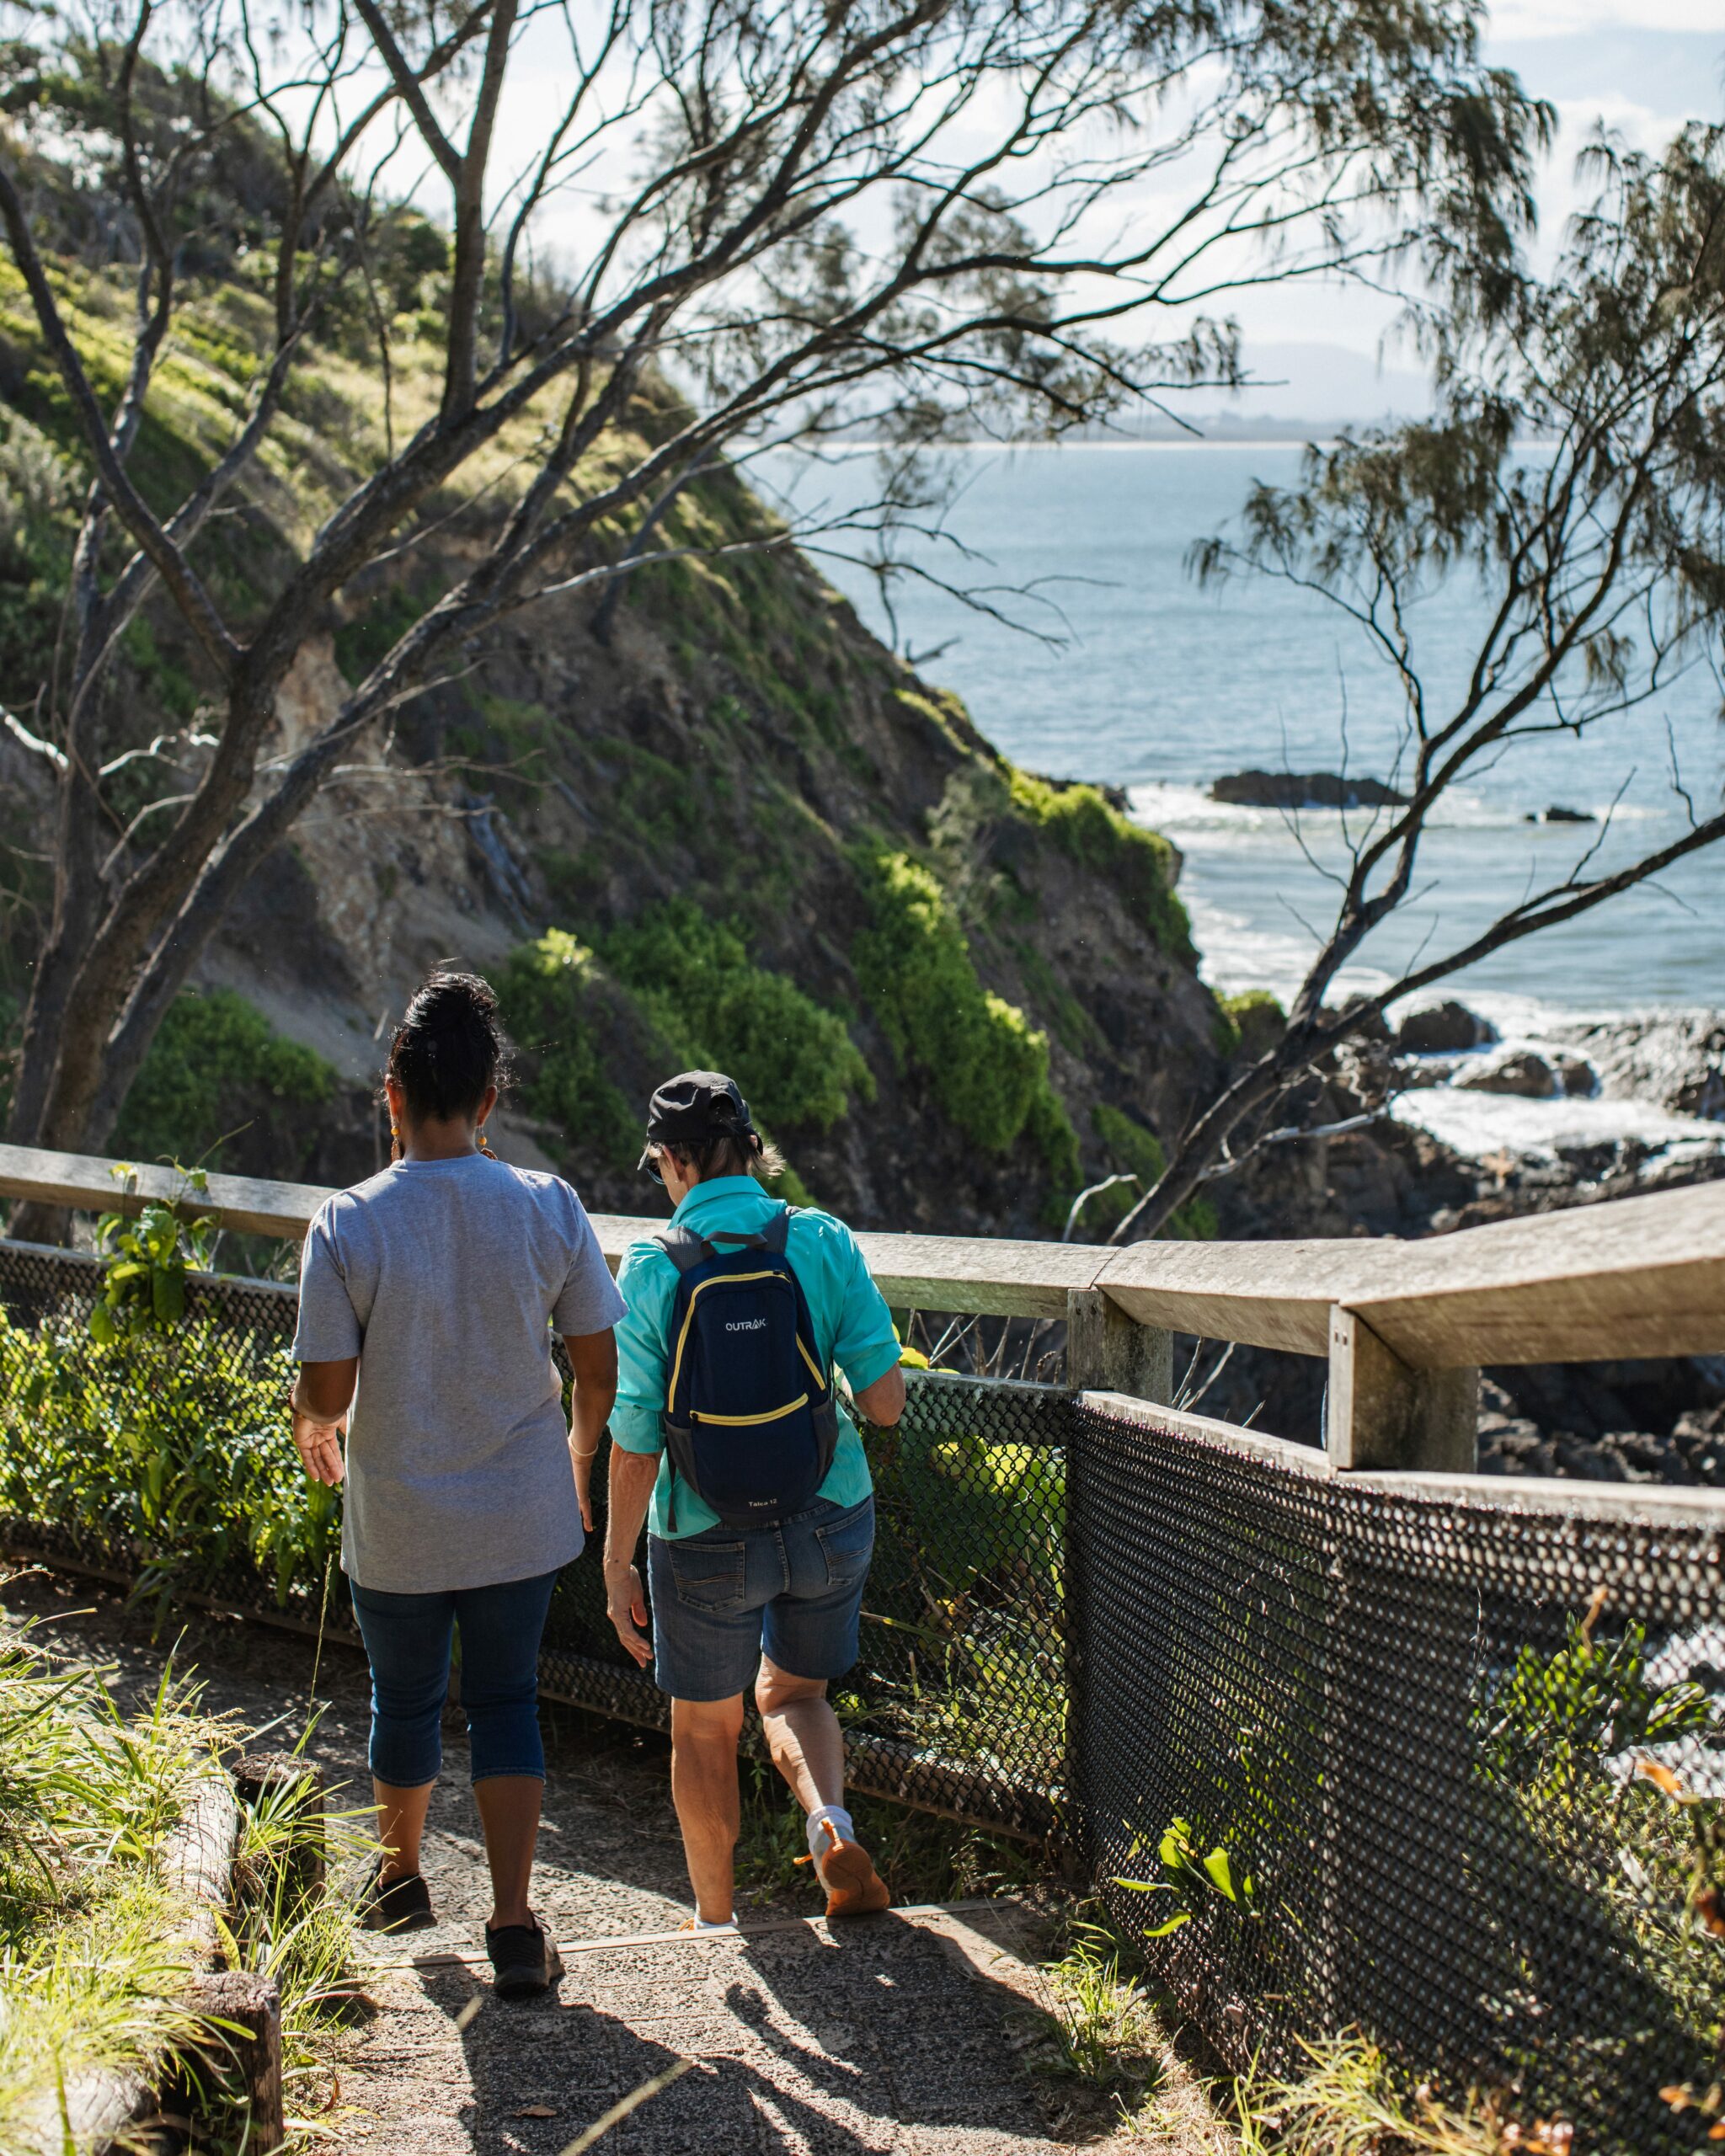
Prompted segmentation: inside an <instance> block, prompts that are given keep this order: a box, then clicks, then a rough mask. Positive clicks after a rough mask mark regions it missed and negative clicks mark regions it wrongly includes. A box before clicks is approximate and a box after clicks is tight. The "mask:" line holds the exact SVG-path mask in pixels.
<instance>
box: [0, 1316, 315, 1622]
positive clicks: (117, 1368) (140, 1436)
mask: <svg viewBox="0 0 1725 2156" xmlns="http://www.w3.org/2000/svg"><path fill="white" fill-rule="evenodd" d="M292 1375H293V1364H292V1361H291V1358H290V1357H289V1354H288V1352H287V1344H286V1342H269V1343H268V1344H264V1343H259V1345H258V1347H257V1348H256V1351H255V1353H254V1354H252V1355H249V1356H248V1355H246V1354H244V1353H241V1352H239V1351H238V1349H237V1347H236V1343H235V1341H234V1339H233V1337H232V1331H231V1330H230V1329H229V1328H228V1327H227V1326H224V1324H223V1323H222V1321H221V1320H220V1319H219V1318H216V1317H213V1316H206V1315H198V1316H195V1317H193V1318H191V1319H189V1320H186V1321H183V1322H180V1323H179V1324H175V1325H173V1326H144V1327H142V1329H139V1330H137V1331H131V1332H127V1333H125V1334H120V1335H117V1336H116V1337H114V1338H113V1339H112V1340H111V1341H110V1342H108V1343H106V1344H104V1342H100V1341H99V1340H97V1339H95V1338H94V1337H93V1336H92V1335H91V1334H90V1333H89V1332H88V1331H85V1330H84V1328H83V1326H80V1325H79V1324H78V1323H77V1321H76V1320H75V1319H73V1318H70V1317H68V1318H64V1319H60V1318H56V1319H53V1320H51V1321H48V1322H46V1323H45V1324H44V1325H43V1326H41V1328H40V1331H25V1330H24V1329H23V1328H21V1327H19V1326H7V1325H5V1324H4V1323H3V1321H0V1401H4V1402H5V1406H4V1407H3V1408H0V1512H4V1513H11V1514H13V1515H14V1516H16V1517H18V1518H23V1519H26V1520H39V1521H51V1522H52V1523H53V1524H54V1525H55V1526H56V1527H58V1528H61V1529H71V1530H72V1531H73V1532H75V1533H77V1534H80V1535H81V1536H83V1537H84V1538H85V1539H86V1540H88V1541H90V1542H92V1543H93V1544H95V1545H100V1544H102V1543H104V1542H106V1543H109V1544H112V1545H115V1546H116V1547H118V1548H120V1549H123V1550H126V1551H127V1552H129V1553H131V1556H132V1561H134V1562H135V1563H136V1565H137V1566H138V1567H139V1568H140V1572H141V1585H142V1587H143V1588H146V1589H153V1590H156V1591H158V1592H159V1593H161V1594H162V1595H163V1598H164V1604H165V1598H166V1597H167V1596H168V1595H169V1594H171V1593H174V1592H176V1591H179V1590H183V1589H190V1590H193V1591H199V1590H204V1589H207V1588H210V1587H211V1586H213V1585H214V1583H215V1582H216V1580H217V1579H218V1578H220V1577H222V1575H223V1574H224V1573H225V1572H231V1571H232V1569H233V1568H235V1567H238V1568H239V1569H241V1570H242V1571H243V1570H245V1569H246V1568H248V1567H250V1566H255V1567H256V1569H257V1570H258V1571H259V1572H260V1573H262V1575H263V1576H264V1578H265V1579H266V1580H267V1581H269V1582H270V1585H271V1586H272V1587H273V1588H274V1591H275V1595H276V1598H277V1599H278V1600H279V1601H280V1602H281V1603H283V1604H285V1603H286V1601H287V1599H288V1597H289V1595H290V1593H291V1592H292V1591H293V1590H294V1589H296V1588H298V1589H300V1590H302V1591H305V1592H309V1593H316V1592H317V1591H318V1589H319V1588H321V1586H322V1583H323V1576H324V1572H325V1568H326V1566H328V1563H329V1562H330V1561H331V1560H332V1558H333V1556H334V1550H335V1548H336V1545H337V1543H338V1542H339V1537H340V1498H339V1495H338V1493H337V1492H335V1491H334V1490H332V1489H329V1488H328V1487H327V1486H325V1485H324V1484H323V1483H319V1482H311V1481H307V1478H306V1476H305V1475H304V1473H303V1472H302V1470H301V1467H300V1464H299V1458H298V1455H297V1454H296V1453H295V1451H294V1449H293V1446H292V1445H291V1443H290V1442H289V1440H288V1436H287V1433H286V1427H285V1424H284V1418H283V1412H282V1406H281V1403H282V1401H283V1400H284V1399H285V1398H286V1393H287V1387H288V1384H289V1382H290V1380H291V1378H292Z"/></svg>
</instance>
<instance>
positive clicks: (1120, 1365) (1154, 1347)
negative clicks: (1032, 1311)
mask: <svg viewBox="0 0 1725 2156" xmlns="http://www.w3.org/2000/svg"><path fill="white" fill-rule="evenodd" d="M1066 1383H1067V1384H1068V1385H1070V1386H1071V1389H1072V1390H1073V1391H1074V1392H1124V1393H1125V1394H1126V1395H1127V1396H1128V1397H1129V1398H1130V1399H1133V1400H1150V1401H1155V1402H1156V1404H1157V1405H1158V1406H1162V1407H1166V1406H1168V1404H1169V1403H1170V1402H1171V1401H1172V1399H1173V1396H1174V1336H1173V1334H1172V1332H1165V1331H1163V1330H1162V1327H1161V1326H1157V1325H1140V1323H1139V1322H1138V1321H1137V1319H1136V1318H1133V1317H1128V1315H1126V1313H1125V1311H1124V1310H1122V1309H1121V1308H1120V1305H1119V1304H1118V1303H1117V1302H1116V1301H1115V1300H1114V1298H1113V1296H1111V1295H1107V1294H1103V1291H1102V1289H1099V1288H1073V1289H1069V1290H1068V1291H1067V1295H1066Z"/></svg>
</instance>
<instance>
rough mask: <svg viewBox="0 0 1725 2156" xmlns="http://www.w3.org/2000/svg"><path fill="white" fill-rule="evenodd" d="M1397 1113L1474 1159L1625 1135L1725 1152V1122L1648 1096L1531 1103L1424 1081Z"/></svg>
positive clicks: (1675, 1148) (1677, 1147) (1679, 1151)
mask: <svg viewBox="0 0 1725 2156" xmlns="http://www.w3.org/2000/svg"><path fill="white" fill-rule="evenodd" d="M1391 1113H1392V1114H1393V1115H1395V1117H1396V1118H1397V1120H1398V1121H1400V1122H1402V1123H1413V1124H1414V1125H1415V1126H1416V1127H1418V1129H1423V1130H1429V1131H1430V1133H1431V1134H1432V1135H1433V1137H1434V1138H1437V1139H1441V1140H1442V1141H1443V1143H1444V1144H1445V1145H1450V1146H1453V1147H1454V1149H1455V1151H1456V1152H1458V1153H1465V1154H1466V1155H1469V1156H1470V1157H1471V1158H1472V1159H1475V1160H1483V1159H1484V1158H1485V1157H1486V1156H1487V1155H1489V1154H1492V1153H1500V1152H1505V1151H1508V1152H1512V1153H1524V1154H1533V1155H1542V1156H1546V1157H1551V1156H1555V1155H1556V1154H1557V1152H1558V1151H1559V1150H1561V1149H1566V1148H1568V1147H1572V1146H1579V1145H1614V1144H1616V1143H1619V1142H1621V1140H1622V1139H1640V1140H1641V1141H1642V1143H1643V1144H1644V1145H1652V1146H1655V1147H1658V1148H1660V1149H1662V1150H1666V1151H1667V1152H1668V1154H1669V1156H1670V1157H1673V1158H1683V1159H1687V1158H1690V1157H1695V1156H1697V1155H1706V1154H1711V1153H1716V1152H1719V1151H1721V1150H1725V1126H1722V1125H1720V1124H1719V1123H1704V1122H1702V1121H1701V1118H1699V1117H1697V1116H1692V1115H1673V1114H1672V1113H1670V1111H1669V1109H1666V1108H1662V1107H1656V1106H1654V1105H1653V1103H1652V1102H1648V1101H1567V1100H1557V1101H1530V1100H1523V1099H1521V1098H1520V1097H1519V1096H1517V1095H1515V1094H1513V1093H1476V1092H1471V1091H1464V1090H1462V1089H1461V1088H1458V1087H1456V1086H1417V1087H1415V1088H1414V1089H1413V1091H1410V1092H1406V1093H1402V1094H1399V1095H1398V1096H1397V1099H1396V1101H1395V1102H1394V1105H1393V1107H1392V1108H1391Z"/></svg>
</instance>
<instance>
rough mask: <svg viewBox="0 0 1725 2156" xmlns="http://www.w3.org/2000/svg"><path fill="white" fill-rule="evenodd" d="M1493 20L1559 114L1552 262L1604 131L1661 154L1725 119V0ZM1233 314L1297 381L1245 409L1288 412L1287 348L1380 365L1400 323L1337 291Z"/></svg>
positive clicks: (1361, 296)
mask: <svg viewBox="0 0 1725 2156" xmlns="http://www.w3.org/2000/svg"><path fill="white" fill-rule="evenodd" d="M1486 56H1487V59H1488V60H1489V61H1492V62H1493V64H1494V65H1498V66H1501V67H1513V68H1514V70H1515V71H1516V72H1517V73H1518V74H1519V76H1520V77H1521V79H1522V83H1523V84H1524V85H1525V88H1527V89H1528V90H1529V91H1530V92H1531V93H1533V94H1535V96H1540V97H1545V98H1548V99H1551V102H1552V103H1553V104H1555V105H1556V106H1557V113H1558V120H1559V134H1558V138H1557V143H1556V146H1555V147H1554V149H1553V152H1552V154H1551V157H1550V159H1549V160H1548V161H1547V163H1546V167H1545V168H1544V171H1543V173H1542V174H1541V184H1540V189H1539V200H1540V225H1541V239H1540V245H1539V248H1538V253H1539V254H1540V255H1541V257H1544V258H1545V259H1549V256H1550V253H1551V251H1552V250H1553V249H1554V248H1555V247H1556V246H1557V243H1558V242H1559V241H1560V240H1561V238H1562V231H1563V227H1564V224H1565V222H1566V221H1567V218H1568V217H1569V216H1570V215H1571V213H1572V212H1573V210H1574V209H1575V208H1576V206H1577V205H1578V201H1579V200H1580V195H1579V193H1578V189H1577V187H1576V184H1575V178H1574V167H1575V159H1576V154H1577V152H1578V151H1579V150H1580V149H1581V147H1583V143H1584V142H1585V141H1586V140H1587V138H1588V136H1589V134H1590V133H1591V132H1592V131H1593V129H1594V127H1595V126H1596V125H1598V124H1599V121H1600V120H1604V121H1605V124H1606V125H1608V126H1610V127H1611V128H1612V129H1614V130H1616V131H1617V132H1618V133H1619V134H1621V136H1624V137H1625V139H1626V141H1628V142H1629V144H1630V145H1631V146H1632V147H1635V148H1639V149H1648V150H1655V149H1658V148H1659V147H1662V146H1663V145H1664V143H1665V142H1666V141H1669V139H1670V137H1671V136H1673V135H1674V134H1675V132H1676V131H1677V130H1678V128H1679V127H1680V126H1681V125H1682V124H1683V123H1684V121H1685V120H1690V119H1696V118H1716V119H1717V118H1725V0H1504V4H1503V5H1502V6H1500V7H1495V8H1493V10H1492V27H1491V32H1490V35H1489V36H1488V39H1487V47H1486ZM1234 311H1235V312H1236V314H1237V316H1238V318H1239V319H1240V322H1241V323H1242V328H1243V329H1244V331H1245V333H1246V336H1247V341H1248V344H1263V342H1265V341H1268V342H1269V343H1271V344H1274V345H1275V346H1277V347H1278V351H1277V359H1278V361H1279V368H1278V371H1279V372H1280V373H1281V374H1282V375H1283V376H1284V378H1285V379H1288V380H1289V385H1290V386H1289V389H1288V391H1286V392H1283V393H1282V395H1281V396H1280V398H1274V397H1271V396H1270V395H1269V393H1268V392H1263V393H1262V395H1261V397H1260V398H1254V399H1252V400H1249V402H1250V403H1256V404H1258V405H1259V407H1260V408H1269V407H1270V406H1271V405H1273V404H1274V403H1278V402H1279V403H1280V404H1281V405H1282V407H1283V408H1285V409H1291V408H1294V406H1295V405H1296V404H1298V403H1300V398H1299V396H1298V395H1297V393H1296V392H1297V391H1298V390H1299V388H1300V387H1302V386H1303V385H1302V384H1301V383H1300V382H1299V381H1297V380H1295V379H1294V377H1295V376H1298V375H1299V373H1300V370H1299V368H1298V366H1297V361H1295V360H1290V355H1289V354H1288V353H1287V352H1286V351H1285V350H1283V349H1281V348H1284V347H1286V346H1288V345H1290V344H1308V343H1309V344H1311V345H1313V346H1316V345H1321V344H1322V345H1329V346H1332V347H1333V346H1343V347H1345V348H1347V349H1348V350H1350V351H1353V352H1355V353H1359V354H1362V355H1374V356H1375V355H1378V353H1379V349H1380V346H1381V341H1382V339H1383V337H1384V334H1385V332H1386V329H1387V328H1389V327H1390V325H1391V322H1392V319H1393V312H1394V311H1393V309H1392V308H1391V307H1390V306H1389V305H1388V304H1386V302H1383V301H1382V300H1381V299H1378V298H1377V297H1375V296H1374V295H1372V294H1370V293H1367V292H1364V291H1359V290H1358V289H1338V288H1337V287H1334V286H1322V287H1313V286H1306V287H1304V288H1298V287H1295V288H1287V287H1284V288H1283V289H1282V290H1280V291H1263V292H1260V293H1246V294H1242V295H1240V296H1239V297H1238V298H1237V300H1236V302H1235V308H1234ZM1384 364H1385V365H1386V367H1387V368H1388V369H1389V370H1391V372H1392V375H1393V373H1394V372H1395V371H1398V370H1400V369H1402V368H1405V367H1406V366H1407V365H1408V364H1409V362H1408V360H1407V355H1405V354H1403V353H1398V352H1397V350H1395V349H1394V348H1393V345H1392V347H1391V349H1390V350H1389V351H1388V352H1387V353H1386V354H1385V355H1384ZM1262 371H1263V372H1266V373H1267V372H1268V369H1264V370H1262ZM1398 386H1399V385H1398ZM1310 401H1311V398H1310V396H1309V395H1308V397H1307V398H1306V402H1307V403H1309V402H1310ZM1313 416H1321V415H1318V414H1313Z"/></svg>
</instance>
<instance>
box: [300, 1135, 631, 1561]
mask: <svg viewBox="0 0 1725 2156" xmlns="http://www.w3.org/2000/svg"><path fill="white" fill-rule="evenodd" d="M622 1314H623V1300H622V1296H620V1295H619V1294H617V1289H616V1288H615V1287H614V1286H613V1285H612V1283H611V1275H610V1273H608V1272H607V1271H606V1264H605V1259H604V1257H603V1255H602V1253H601V1251H600V1248H599V1243H598V1240H597V1238H596V1237H595V1235H594V1233H593V1228H592V1224H591V1223H590V1221H589V1219H588V1218H587V1215H586V1213H585V1210H584V1209H583V1208H582V1204H581V1201H580V1199H579V1198H577V1197H576V1195H575V1193H574V1191H573V1190H571V1189H570V1187H569V1185H568V1184H567V1183H566V1182H560V1181H559V1180H558V1177H555V1176H550V1175H540V1174H535V1173H532V1172H531V1171H527V1170H525V1169H521V1168H511V1167H508V1166H505V1165H504V1163H503V1162H502V1161H493V1160H488V1159H487V1158H486V1157H485V1155H483V1154H480V1153H472V1154H466V1155H462V1157H461V1158H459V1159H457V1160H452V1161H398V1162H396V1164H395V1165H394V1166H392V1167H388V1168H386V1169H385V1170H384V1171H383V1172H382V1175H377V1176H373V1177H371V1181H370V1182H362V1183H360V1184H359V1185H358V1186H357V1187H356V1188H355V1189H353V1190H344V1191H342V1192H340V1193H338V1194H337V1195H336V1196H335V1197H334V1198H328V1199H327V1200H326V1201H325V1203H323V1205H322V1206H320V1207H319V1208H318V1214H317V1217H316V1218H315V1219H313V1220H312V1225H311V1229H310V1230H309V1232H308V1233H307V1236H306V1246H305V1251H304V1252H303V1254H302V1258H301V1261H300V1315H299V1326H298V1329H297V1330H296V1332H295V1334H294V1340H293V1356H294V1360H295V1361H296V1362H299V1363H335V1362H340V1361H342V1360H344V1358H346V1357H348V1356H350V1355H357V1356H358V1357H359V1358H360V1382H359V1390H358V1392H357V1393H356V1395H355V1399H354V1406H353V1413H352V1415H351V1417H350V1420H349V1423H348V1440H347V1490H346V1497H345V1502H344V1524H343V1528H342V1544H341V1564H342V1570H343V1571H344V1572H347V1573H349V1574H350V1575H351V1577H353V1578H354V1579H355V1580H357V1581H358V1582H359V1583H360V1586H361V1587H367V1588H373V1589H375V1590H376V1591H377V1592H378V1593H383V1594H430V1593H441V1592H446V1591H447V1590H449V1589H451V1588H469V1587H493V1586H496V1585H499V1584H500V1583H501V1582H504V1581H505V1580H523V1579H531V1578H532V1577H535V1576H536V1575H537V1574H538V1573H540V1572H551V1571H553V1569H554V1568H555V1567H556V1566H559V1565H566V1564H568V1563H569V1561H570V1560H571V1559H572V1558H574V1557H578V1556H579V1555H580V1554H581V1543H582V1534H581V1513H580V1508H579V1504H578V1503H577V1502H576V1499H575V1481H574V1471H573V1470H572V1469H571V1467H570V1465H569V1428H568V1425H567V1424H566V1423H565V1422H564V1420H563V1401H562V1388H561V1386H560V1385H559V1384H558V1375H557V1370H556V1367H555V1365H554V1364H553V1362H552V1359H551V1339H552V1331H553V1328H554V1329H555V1330H556V1331H558V1332H570V1333H585V1332H602V1331H605V1330H606V1327H607V1326H612V1325H615V1324H616V1322H617V1320H618V1319H619V1318H620V1317H621V1316H622Z"/></svg>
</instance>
